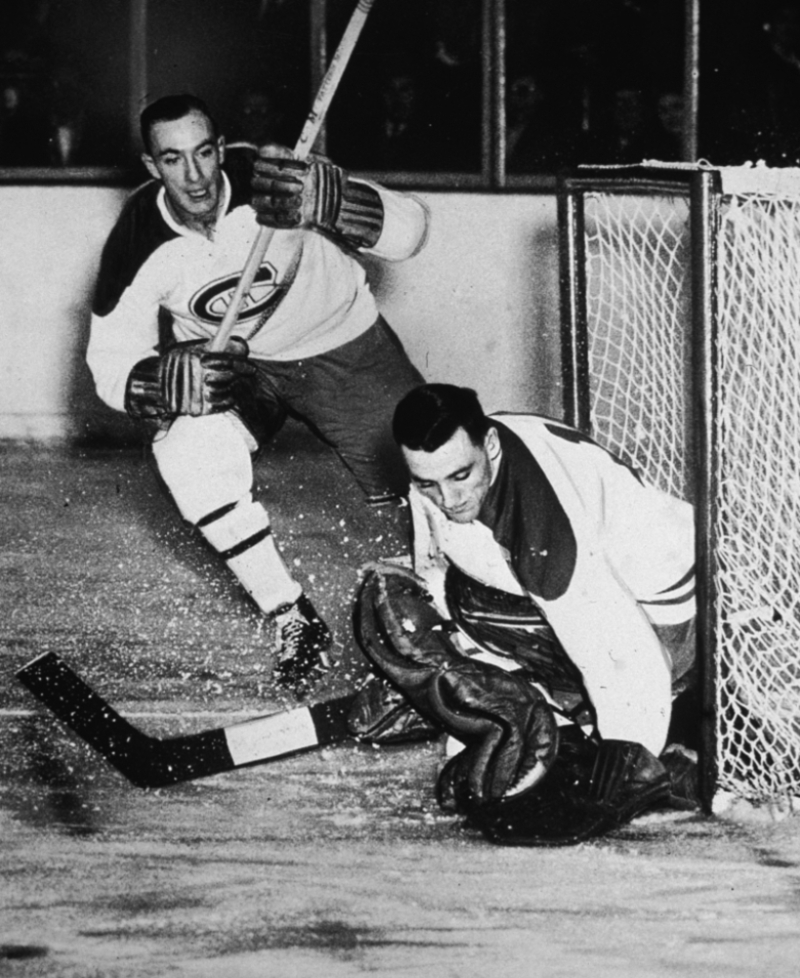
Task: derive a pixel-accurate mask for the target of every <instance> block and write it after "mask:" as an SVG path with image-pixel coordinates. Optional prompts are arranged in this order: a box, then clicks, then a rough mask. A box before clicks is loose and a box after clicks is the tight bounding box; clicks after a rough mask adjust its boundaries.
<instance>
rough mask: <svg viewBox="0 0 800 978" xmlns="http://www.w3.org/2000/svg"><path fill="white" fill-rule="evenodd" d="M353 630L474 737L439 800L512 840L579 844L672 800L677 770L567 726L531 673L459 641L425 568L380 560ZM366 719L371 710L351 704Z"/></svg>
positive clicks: (402, 685) (431, 714)
mask: <svg viewBox="0 0 800 978" xmlns="http://www.w3.org/2000/svg"><path fill="white" fill-rule="evenodd" d="M354 625H355V634H356V638H357V640H358V643H359V645H360V646H361V648H362V650H363V651H364V653H365V654H366V656H367V657H368V658H369V660H370V661H371V662H372V664H373V665H374V666H375V668H376V670H377V671H378V672H379V673H380V674H381V675H382V676H384V677H386V679H388V680H389V682H391V683H392V684H393V685H394V686H395V687H396V688H397V689H399V690H400V691H401V692H402V693H403V695H404V696H405V698H406V699H407V700H408V702H409V703H410V704H411V706H412V707H413V708H414V709H415V710H417V711H418V712H419V713H420V714H421V715H422V716H423V717H424V718H425V719H427V720H428V721H429V722H431V723H433V724H435V725H437V726H439V727H440V728H441V729H443V730H445V731H446V732H447V733H449V734H451V735H452V736H453V737H455V738H456V739H457V740H459V741H461V742H462V743H464V744H465V745H466V747H465V749H464V750H463V751H462V752H461V753H460V754H458V755H456V756H455V757H454V758H452V759H451V760H450V761H449V762H448V763H447V765H446V766H445V768H444V769H443V771H442V772H441V774H440V776H439V780H438V784H437V797H438V800H439V804H440V805H441V806H442V807H443V808H445V809H447V810H450V811H455V812H458V813H460V814H462V815H465V816H466V817H467V824H468V825H471V826H472V827H475V828H478V829H480V830H481V831H482V832H483V833H484V835H486V837H487V838H489V839H490V840H491V841H493V842H497V843H501V844H504V845H528V846H557V845H570V844H574V843H577V842H580V841H582V840H584V839H588V838H592V837H595V836H598V835H602V834H604V833H606V832H609V831H611V830H613V829H615V828H618V827H619V826H621V825H624V824H625V823H626V822H628V821H630V820H631V819H632V818H634V817H636V816H637V815H639V814H641V813H642V812H644V811H646V810H647V809H649V808H652V807H655V806H657V805H659V804H662V803H666V802H667V801H668V799H669V794H670V779H669V775H668V774H667V771H666V769H665V768H664V766H663V765H662V764H661V762H660V761H659V760H657V758H655V757H654V756H653V755H652V754H651V753H650V752H649V751H648V750H647V749H646V748H644V747H643V746H641V745H640V744H634V743H629V742H627V741H613V740H608V741H599V742H598V740H597V739H595V738H592V737H589V736H587V735H585V734H584V733H583V731H582V729H581V728H580V727H579V726H576V725H569V726H565V727H561V728H558V727H557V726H556V722H555V717H554V714H553V711H552V710H551V708H550V707H549V705H548V703H547V701H546V700H545V698H544V696H543V695H542V694H541V693H540V692H539V691H538V690H537V689H536V688H535V687H534V686H532V685H530V684H529V683H528V682H526V681H525V680H524V679H522V678H519V677H518V676H517V675H515V674H513V673H508V672H505V671H503V670H502V669H499V668H497V667H495V666H492V665H489V664H487V663H483V662H481V661H479V660H477V659H470V658H466V657H465V656H463V655H462V654H461V653H460V652H459V651H458V650H457V649H456V647H455V646H454V645H453V643H452V641H451V639H450V637H449V630H450V626H451V623H450V622H448V621H446V620H445V619H443V618H442V617H441V615H439V613H438V612H437V611H436V609H435V608H434V607H433V604H432V602H431V599H430V596H429V595H428V594H427V592H426V591H425V588H424V586H423V585H422V583H421V582H420V581H418V580H414V579H413V578H412V577H411V576H410V575H409V574H407V573H405V572H397V571H396V570H394V569H392V568H391V567H387V568H385V569H380V570H373V571H371V572H370V573H369V574H368V575H367V576H366V577H365V579H364V582H363V584H362V587H361V590H360V592H359V595H358V597H357V599H356V607H355V614H354ZM354 722H355V723H358V724H361V725H362V726H363V717H356V718H353V717H352V716H351V724H350V725H351V729H352V728H353V725H354Z"/></svg>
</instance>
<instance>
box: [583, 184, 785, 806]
mask: <svg viewBox="0 0 800 978" xmlns="http://www.w3.org/2000/svg"><path fill="white" fill-rule="evenodd" d="M584 205H585V247H586V273H587V283H586V284H587V293H586V302H587V320H588V345H589V364H590V397H591V421H592V431H593V434H594V436H595V437H596V438H597V439H598V441H600V442H601V443H602V444H604V445H605V446H606V447H607V448H609V449H610V450H611V451H614V452H616V453H618V454H621V455H622V456H623V457H626V458H627V459H628V460H629V461H631V462H632V463H633V464H634V465H635V466H637V467H638V468H639V469H640V471H641V472H642V474H643V475H644V476H645V478H647V479H649V480H650V481H651V482H653V483H654V484H656V485H658V486H659V487H660V488H662V489H664V490H666V491H668V492H670V493H673V494H675V495H678V496H681V497H682V498H685V499H688V500H690V501H692V502H694V501H695V499H694V497H695V492H696V472H695V470H694V465H693V461H692V459H693V449H694V446H693V444H692V424H693V417H692V405H693V403H694V398H693V396H692V388H691V358H692V355H693V346H692V337H691V311H690V303H691V290H692V275H691V261H690V247H691V246H690V235H689V217H690V215H689V199H688V195H687V196H674V197H665V196H661V197H653V196H638V195H629V196H628V195H618V194H612V193H597V192H592V193H589V194H586V196H585V198H584ZM717 249H718V269H717V276H718V285H717V287H718V294H717V303H718V320H719V321H718V342H717V349H716V354H717V360H718V363H717V370H716V372H715V376H714V377H713V380H712V384H713V388H714V392H715V396H716V399H717V412H716V422H715V430H714V431H713V432H712V435H711V437H712V438H713V439H714V441H715V446H716V458H717V464H718V471H717V473H716V477H717V483H718V487H719V491H718V496H717V498H716V499H715V501H714V504H713V526H714V535H715V539H716V552H715V565H716V567H717V580H716V582H715V584H716V594H717V607H716V608H715V609H714V611H715V614H714V618H715V621H716V629H717V630H716V641H717V670H716V671H717V689H716V699H717V703H716V723H717V757H716V763H717V768H718V777H717V787H718V790H726V791H729V792H732V793H734V794H737V795H740V796H744V797H747V798H749V799H751V800H766V799H770V800H772V799H776V798H780V797H783V798H788V799H790V801H791V800H793V799H794V797H795V796H800V194H798V196H797V197H793V196H787V195H785V194H781V195H775V194H773V193H757V192H748V193H743V194H732V193H725V194H724V195H723V196H722V198H721V200H720V226H719V236H718V241H717Z"/></svg>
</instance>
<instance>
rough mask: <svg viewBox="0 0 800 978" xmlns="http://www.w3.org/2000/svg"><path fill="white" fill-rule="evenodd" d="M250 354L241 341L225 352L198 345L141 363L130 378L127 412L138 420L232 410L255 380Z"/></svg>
mask: <svg viewBox="0 0 800 978" xmlns="http://www.w3.org/2000/svg"><path fill="white" fill-rule="evenodd" d="M247 353H248V350H247V344H246V343H245V341H244V340H241V339H238V338H237V339H234V340H231V342H230V344H229V346H228V349H227V350H226V351H225V352H223V353H212V352H210V351H209V350H208V348H207V347H206V345H205V343H204V342H197V341H193V342H189V343H178V344H176V345H175V346H173V347H172V348H171V349H169V350H167V352H166V353H165V354H164V355H163V356H160V357H148V358H147V359H145V360H140V361H139V363H137V364H136V366H135V367H134V368H133V370H132V371H131V373H130V376H129V377H128V384H127V388H126V392H125V410H126V411H127V412H128V414H129V415H130V416H131V417H132V418H136V419H139V420H147V419H163V418H170V417H175V416H177V415H181V414H188V415H191V416H192V417H199V416H201V415H204V414H216V413H218V412H220V411H228V410H230V409H231V408H234V407H235V406H236V404H237V402H238V399H239V398H240V397H241V396H242V395H243V394H244V393H245V392H249V391H250V390H251V389H252V386H253V384H254V381H255V376H256V369H255V367H254V366H253V364H252V363H251V362H250V360H248V357H247Z"/></svg>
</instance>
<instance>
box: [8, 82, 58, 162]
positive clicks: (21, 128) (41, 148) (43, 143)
mask: <svg viewBox="0 0 800 978" xmlns="http://www.w3.org/2000/svg"><path fill="white" fill-rule="evenodd" d="M48 163H49V156H48V132H47V122H46V118H45V116H44V113H43V112H42V111H41V110H40V109H39V108H38V106H37V105H36V103H35V101H34V100H33V98H31V97H29V93H28V92H27V91H26V88H25V85H24V83H23V82H21V81H18V80H17V79H14V78H11V79H9V80H7V81H6V82H5V83H4V84H3V87H2V102H0V166H14V167H16V166H47V165H48Z"/></svg>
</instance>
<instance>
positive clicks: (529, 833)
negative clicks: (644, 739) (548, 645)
mask: <svg viewBox="0 0 800 978" xmlns="http://www.w3.org/2000/svg"><path fill="white" fill-rule="evenodd" d="M559 741H560V743H559V750H558V756H557V757H556V760H555V763H554V764H553V765H552V767H551V768H550V771H549V772H548V775H547V778H545V779H544V780H543V781H542V782H541V784H539V785H537V786H536V787H535V788H534V790H533V791H530V792H528V793H526V794H524V795H520V796H519V797H518V798H510V799H501V800H500V801H499V802H497V803H495V804H489V805H483V806H474V805H473V806H472V807H471V809H470V811H469V813H468V814H469V815H470V818H471V822H472V824H473V825H474V826H475V827H477V828H480V829H482V831H483V833H484V835H485V836H486V837H487V838H488V839H490V840H491V841H492V842H497V843H500V844H502V845H517V846H565V845H574V844H576V843H578V842H583V841H585V840H586V839H591V838H596V837H597V836H601V835H605V834H606V833H607V832H611V831H613V830H614V829H617V828H620V827H621V826H622V825H625V824H626V823H627V822H629V821H630V820H631V819H633V818H635V817H636V816H637V815H641V814H642V813H643V812H645V811H647V810H649V809H652V808H657V807H666V806H667V805H668V803H669V799H670V779H669V775H668V774H667V771H666V769H665V768H664V766H663V765H662V764H661V763H660V761H658V759H657V758H656V757H654V756H653V755H652V754H651V753H650V752H649V751H648V750H647V749H646V748H645V747H642V745H641V744H635V743H631V742H629V741H624V740H605V741H602V742H601V743H600V744H597V743H595V742H594V741H593V740H591V739H590V738H588V737H586V736H584V734H583V733H582V731H581V729H580V728H579V727H564V728H561V730H560V731H559ZM446 770H447V769H445V771H446ZM443 773H444V772H443Z"/></svg>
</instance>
